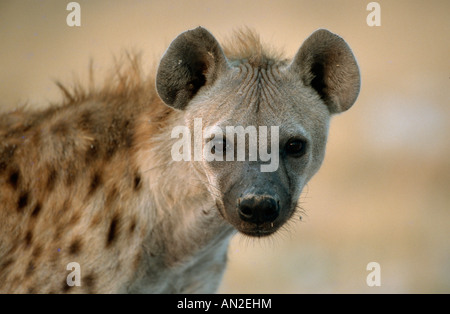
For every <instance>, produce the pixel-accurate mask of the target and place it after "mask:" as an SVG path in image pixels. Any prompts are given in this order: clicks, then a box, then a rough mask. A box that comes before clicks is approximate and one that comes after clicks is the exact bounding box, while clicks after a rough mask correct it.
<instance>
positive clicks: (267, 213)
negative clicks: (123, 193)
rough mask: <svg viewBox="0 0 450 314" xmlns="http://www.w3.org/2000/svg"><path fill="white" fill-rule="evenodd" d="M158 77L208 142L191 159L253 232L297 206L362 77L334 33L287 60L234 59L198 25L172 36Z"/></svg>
mask: <svg viewBox="0 0 450 314" xmlns="http://www.w3.org/2000/svg"><path fill="white" fill-rule="evenodd" d="M250 46H251V43H250ZM255 48H256V47H255ZM227 55H228V54H227ZM156 84H157V90H158V93H159V95H160V96H161V98H162V99H163V101H164V102H165V103H166V104H167V105H169V106H172V107H174V108H176V109H179V110H183V111H184V123H185V125H186V126H187V127H188V128H189V130H190V134H194V137H193V138H192V143H193V144H194V146H195V144H196V143H197V144H198V141H197V142H196V141H195V140H199V141H201V143H202V144H203V145H201V148H200V149H201V150H202V158H201V159H200V160H196V159H195V158H194V157H195V156H194V155H195V154H194V153H195V150H196V148H195V147H194V148H193V149H192V150H191V152H190V153H191V154H192V157H193V159H191V162H192V163H193V166H194V167H195V168H196V169H198V172H199V175H200V180H201V181H202V182H203V184H205V185H207V187H208V189H209V191H210V193H211V195H212V196H213V198H214V199H215V202H216V204H217V208H218V210H219V211H220V213H221V215H222V216H223V217H224V218H225V219H226V220H227V221H229V222H230V223H231V224H232V225H233V226H235V228H236V229H237V230H239V231H240V232H242V233H244V234H247V235H251V236H265V235H269V234H272V233H273V232H275V231H276V230H277V229H278V228H279V227H280V226H282V225H283V224H284V223H285V222H286V221H287V220H288V219H289V218H290V217H291V216H292V214H293V213H294V211H295V208H296V206H297V201H298V198H299V196H300V193H301V191H302V189H303V187H304V185H305V184H306V183H307V182H308V180H309V179H310V178H311V177H312V176H313V175H314V174H315V173H316V172H317V170H318V169H319V167H320V165H321V163H322V160H323V158H324V153H325V144H326V139H327V133H328V124H329V119H330V116H331V115H332V114H334V113H338V112H342V111H345V110H347V109H348V108H350V107H351V106H352V104H353V103H354V101H355V100H356V97H357V95H358V93H359V87H360V76H359V70H358V66H357V64H356V61H355V59H354V57H353V54H352V52H351V50H350V48H349V47H348V46H347V44H346V43H345V42H344V40H343V39H342V38H340V37H338V36H336V35H334V34H332V33H330V32H328V31H326V30H319V31H317V32H315V33H314V34H312V35H311V36H310V37H309V38H308V39H307V40H306V41H305V42H304V44H303V45H302V46H301V48H300V50H299V52H298V53H297V54H296V56H295V57H294V59H293V60H291V61H287V60H278V59H276V58H270V57H268V56H267V55H266V54H265V53H264V51H262V50H261V49H254V51H253V55H251V54H249V55H247V56H240V58H239V57H235V56H228V57H227V56H226V55H225V53H224V52H223V50H222V48H221V47H220V45H219V44H218V42H217V41H216V40H215V38H214V37H213V36H212V35H211V34H210V33H209V32H208V31H206V30H205V29H203V28H197V29H195V30H191V31H187V32H185V33H183V34H181V35H179V36H178V37H177V38H176V39H175V40H174V41H173V42H172V44H171V45H170V47H169V48H168V50H167V51H166V53H165V55H164V57H163V58H162V60H161V63H160V66H159V69H158V74H157V81H156ZM200 119H201V120H200ZM198 121H201V132H200V134H201V135H202V136H201V137H200V138H198V132H197V138H196V135H195V134H196V131H197V130H196V129H197V128H198V127H199V126H198V125H196V122H198ZM261 127H262V128H261ZM208 154H209V156H210V157H211V155H212V156H213V157H214V158H208V157H205V156H206V155H208ZM239 154H241V155H239ZM242 157H244V158H242Z"/></svg>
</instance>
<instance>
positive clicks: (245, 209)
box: [240, 205, 253, 218]
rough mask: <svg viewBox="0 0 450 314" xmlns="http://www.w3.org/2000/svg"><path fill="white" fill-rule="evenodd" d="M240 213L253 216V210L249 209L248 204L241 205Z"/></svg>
mask: <svg viewBox="0 0 450 314" xmlns="http://www.w3.org/2000/svg"><path fill="white" fill-rule="evenodd" d="M240 213H241V214H242V215H243V216H245V217H248V218H251V217H252V216H253V210H252V209H251V207H250V206H245V205H244V206H241V208H240Z"/></svg>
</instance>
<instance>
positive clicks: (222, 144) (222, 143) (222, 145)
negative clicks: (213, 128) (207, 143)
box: [211, 139, 227, 155]
mask: <svg viewBox="0 0 450 314" xmlns="http://www.w3.org/2000/svg"><path fill="white" fill-rule="evenodd" d="M226 150H227V141H226V140H225V139H217V140H214V141H213V146H212V148H211V152H212V153H213V154H218V155H221V154H225V152H226Z"/></svg>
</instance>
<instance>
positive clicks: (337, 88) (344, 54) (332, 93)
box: [289, 29, 361, 114]
mask: <svg viewBox="0 0 450 314" xmlns="http://www.w3.org/2000/svg"><path fill="white" fill-rule="evenodd" d="M289 70H290V71H293V72H294V73H297V74H299V75H300V78H301V80H302V81H303V84H305V85H306V86H310V87H311V88H313V89H314V90H315V91H316V92H317V93H318V94H319V96H320V97H321V98H322V99H323V101H324V102H325V104H326V105H327V106H328V109H329V111H330V113H332V114H333V113H339V112H343V111H345V110H347V109H349V108H350V107H351V106H352V105H353V103H354V102H355V101H356V98H357V97H358V94H359V89H360V83H361V82H360V75H359V68H358V64H357V63H356V60H355V57H354V56H353V53H352V51H351V49H350V47H349V46H348V45H347V43H346V42H345V41H344V40H343V39H342V38H341V37H339V36H337V35H335V34H333V33H331V32H329V31H327V30H325V29H320V30H317V31H315V32H314V33H313V34H312V35H311V36H309V37H308V38H307V39H306V40H305V42H304V43H303V45H302V46H301V47H300V49H299V51H298V52H297V54H296V56H295V57H294V59H293V61H292V63H291V64H290V65H289Z"/></svg>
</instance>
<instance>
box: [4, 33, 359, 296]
mask: <svg viewBox="0 0 450 314" xmlns="http://www.w3.org/2000/svg"><path fill="white" fill-rule="evenodd" d="M129 60H130V67H129V69H128V70H127V72H125V73H124V72H123V71H121V70H120V69H118V70H117V73H116V76H115V77H113V78H112V79H111V80H109V81H107V82H106V84H105V86H103V87H102V88H100V89H98V88H97V89H95V88H91V87H90V88H89V89H87V90H86V89H83V88H81V87H80V86H76V87H75V88H74V89H73V91H70V90H69V89H67V88H65V87H63V86H62V85H60V87H61V89H62V91H63V92H64V94H65V96H66V97H65V99H66V100H65V103H64V104H62V105H60V106H54V107H50V108H48V109H47V110H45V111H42V112H34V111H25V110H22V109H19V110H16V111H14V112H11V113H7V114H3V115H0V139H1V143H0V292H14V293H27V292H28V293H33V292H38V293H52V292H53V293H114V292H119V293H121V292H150V293H155V292H156V293H158V292H187V293H189V292H214V291H215V290H216V289H217V287H218V285H219V283H220V279H221V277H222V275H223V272H224V269H225V265H226V253H227V247H228V243H229V239H230V237H231V236H232V235H233V234H234V233H235V232H236V230H237V231H238V232H240V233H243V234H245V235H248V236H254V237H264V236H268V235H271V234H273V233H275V232H276V231H277V230H279V229H280V227H281V226H283V225H284V224H285V223H286V222H287V221H288V220H289V219H290V218H291V217H292V216H293V214H294V213H295V211H296V209H297V208H298V204H297V203H298V199H299V197H300V194H301V192H302V189H303V187H304V186H305V184H306V183H307V182H308V181H309V180H310V179H311V177H312V176H313V175H314V174H315V173H316V172H317V171H318V169H319V167H320V165H321V163H322V161H323V159H324V153H325V144H326V141H327V135H328V125H329V120H330V117H331V116H332V115H333V114H337V113H340V112H343V111H345V110H347V109H349V108H350V107H351V106H352V105H353V103H354V102H355V100H356V98H357V96H358V93H359V88H360V75H359V69H358V65H357V63H356V60H355V58H354V56H353V54H352V51H351V50H350V48H349V47H348V45H347V44H346V43H345V41H344V40H343V39H342V38H341V37H339V36H337V35H335V34H332V33H330V32H329V31H327V30H318V31H316V32H314V33H313V34H312V35H311V36H310V37H309V38H308V39H306V41H305V42H304V43H303V44H302V45H301V47H300V49H299V51H298V52H297V54H296V55H295V56H294V58H293V59H291V60H288V59H285V58H282V57H281V56H280V55H279V54H275V53H272V52H270V51H269V50H267V49H266V48H265V47H263V45H261V43H260V41H259V38H258V37H257V36H256V35H255V34H254V33H253V32H250V31H243V32H241V33H238V34H237V35H236V37H235V39H234V41H233V40H232V41H230V42H229V43H228V44H227V45H224V46H223V47H222V46H221V45H220V44H219V43H218V41H217V40H216V39H215V38H214V37H213V36H212V35H211V33H209V32H208V31H207V30H205V29H204V28H202V27H198V28H196V29H193V30H189V31H186V32H184V33H182V34H181V35H179V36H178V37H177V38H176V39H174V40H173V42H172V43H171V44H170V46H169V48H168V49H167V51H166V52H165V54H164V55H163V57H162V59H161V62H160V64H159V67H158V70H157V73H156V77H155V76H154V75H153V76H152V75H150V76H143V75H141V72H140V66H139V64H138V63H137V62H135V59H134V58H133V57H130V58H129ZM198 122H201V124H200V129H199V124H198ZM180 126H181V127H183V128H184V130H185V131H184V132H182V133H181V134H177V133H176V132H174V130H175V129H176V128H177V127H180ZM264 128H266V129H264ZM198 129H199V130H198ZM198 131H200V132H198ZM263 131H264V132H263ZM263 133H265V134H264V135H265V136H262V135H263ZM180 135H182V137H183V138H182V140H183V141H182V142H180V141H181V140H180ZM186 139H187V140H186ZM180 143H181V144H180ZM174 153H176V154H181V156H182V157H183V158H178V157H175V156H174ZM208 156H209V157H212V158H209V157H208ZM72 262H76V263H77V264H79V265H80V269H81V273H80V274H79V276H80V277H81V278H80V282H81V285H72V284H69V281H68V279H67V277H68V270H67V268H66V266H67V265H72V264H71V263H72Z"/></svg>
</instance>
